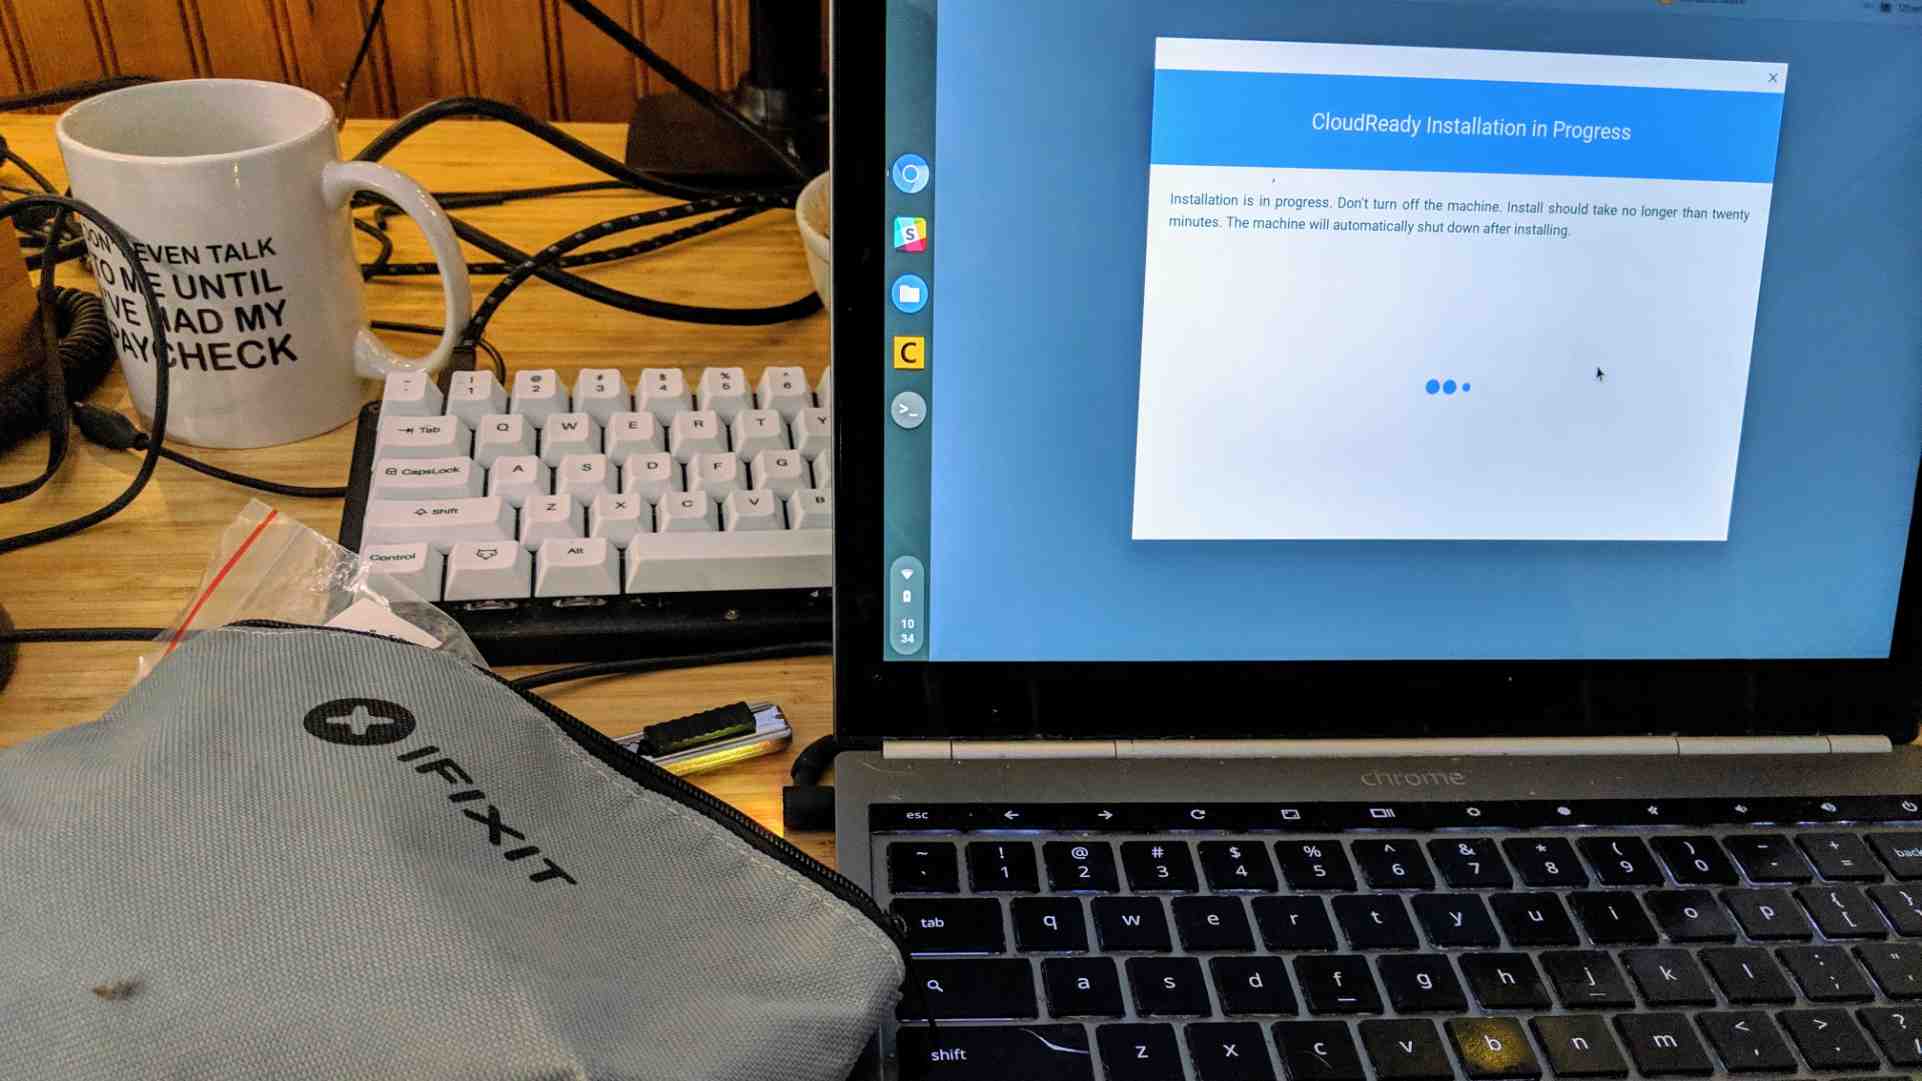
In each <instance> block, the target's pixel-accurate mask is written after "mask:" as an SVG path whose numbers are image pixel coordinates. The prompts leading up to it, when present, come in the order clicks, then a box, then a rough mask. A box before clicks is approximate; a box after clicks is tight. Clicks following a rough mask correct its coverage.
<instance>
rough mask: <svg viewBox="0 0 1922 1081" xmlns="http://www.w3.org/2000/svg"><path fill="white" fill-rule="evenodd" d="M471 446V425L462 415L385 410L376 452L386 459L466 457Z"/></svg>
mask: <svg viewBox="0 0 1922 1081" xmlns="http://www.w3.org/2000/svg"><path fill="white" fill-rule="evenodd" d="M471 449H472V443H471V440H470V437H469V433H468V430H467V424H466V423H465V422H464V421H462V420H460V419H459V418H458V417H405V416H394V417H390V416H388V415H386V414H385V413H383V414H381V418H380V426H379V428H378V429H377V430H376V433H375V436H374V453H375V454H376V455H377V456H379V457H382V458H454V457H462V458H464V457H466V456H467V452H468V451H469V450H471Z"/></svg>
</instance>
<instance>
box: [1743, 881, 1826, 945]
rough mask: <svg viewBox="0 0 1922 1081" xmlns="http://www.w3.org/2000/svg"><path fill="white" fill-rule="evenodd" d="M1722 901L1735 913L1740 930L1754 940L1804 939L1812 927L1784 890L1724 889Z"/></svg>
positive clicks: (1811, 936)
mask: <svg viewBox="0 0 1922 1081" xmlns="http://www.w3.org/2000/svg"><path fill="white" fill-rule="evenodd" d="M1722 900H1723V902H1725V903H1726V904H1727V905H1728V910H1729V911H1730V912H1733V913H1735V922H1737V923H1739V924H1741V925H1742V933H1743V934H1745V935H1747V936H1748V937H1750V938H1752V939H1755V940H1756V941H1758V942H1783V941H1789V942H1807V941H1808V940H1809V939H1811V938H1814V937H1815V928H1814V927H1812V926H1811V925H1810V924H1809V918H1808V917H1807V916H1804V915H1803V914H1802V906H1801V905H1798V904H1796V903H1795V898H1793V897H1790V896H1789V892H1788V891H1787V890H1724V891H1723V892H1722Z"/></svg>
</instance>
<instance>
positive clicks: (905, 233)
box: [894, 218, 928, 251]
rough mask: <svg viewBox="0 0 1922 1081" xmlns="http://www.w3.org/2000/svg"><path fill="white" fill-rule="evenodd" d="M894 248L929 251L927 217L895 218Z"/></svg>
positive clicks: (897, 249) (898, 249)
mask: <svg viewBox="0 0 1922 1081" xmlns="http://www.w3.org/2000/svg"><path fill="white" fill-rule="evenodd" d="M894 250H895V251H927V250H928V219H926V218H896V219H894Z"/></svg>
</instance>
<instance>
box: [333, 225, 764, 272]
mask: <svg viewBox="0 0 1922 1081" xmlns="http://www.w3.org/2000/svg"><path fill="white" fill-rule="evenodd" d="M766 212H767V208H766V207H742V208H740V209H738V210H731V211H729V212H727V213H726V214H722V215H720V216H718V217H714V218H709V219H708V220H706V221H702V222H696V223H695V224H693V225H690V226H687V227H686V228H684V229H677V230H675V231H673V232H671V233H663V234H661V235H660V236H655V237H649V238H647V239H646V240H640V241H636V242H634V243H632V244H622V245H620V246H618V247H613V248H602V249H599V250H596V251H589V252H576V253H575V254H573V255H568V256H564V257H562V258H561V259H560V261H559V262H558V264H556V265H559V266H562V267H568V268H573V267H583V266H604V265H606V264H608V263H617V262H620V261H622V260H624V259H632V258H635V257H636V256H641V255H649V254H652V253H654V252H657V251H660V250H662V249H664V248H667V247H670V246H672V245H675V244H679V243H681V242H682V241H685V240H693V239H695V238H696V237H701V236H706V235H707V234H709V233H712V232H715V231H717V230H720V229H725V228H726V227H728V226H730V225H734V224H736V223H738V222H743V221H746V220H747V219H749V218H752V217H754V216H756V215H758V214H764V213H766ZM448 220H449V221H452V220H454V219H452V218H449V219H448ZM462 224H463V225H465V223H462ZM468 228H470V229H471V228H472V226H468ZM524 261H525V260H523V262H524ZM519 265H520V263H518V262H516V263H500V262H481V263H469V264H467V273H468V275H469V276H470V277H480V278H484V277H498V276H502V275H505V274H508V273H510V272H511V271H512V270H513V269H514V268H515V267H516V266H519ZM361 273H362V275H363V276H366V277H367V278H369V280H375V279H379V278H387V277H396V278H397V277H414V276H423V277H424V276H432V275H436V274H439V273H440V264H439V263H431V262H420V263H392V262H389V263H380V262H379V261H378V260H377V261H376V262H375V263H369V264H367V265H365V266H362V267H361ZM583 280H585V279H583Z"/></svg>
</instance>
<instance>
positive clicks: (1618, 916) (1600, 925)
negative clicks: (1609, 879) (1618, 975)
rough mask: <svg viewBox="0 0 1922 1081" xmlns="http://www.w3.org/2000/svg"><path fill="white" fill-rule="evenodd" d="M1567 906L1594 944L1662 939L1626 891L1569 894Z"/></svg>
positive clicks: (1645, 943) (1646, 942) (1640, 943)
mask: <svg viewBox="0 0 1922 1081" xmlns="http://www.w3.org/2000/svg"><path fill="white" fill-rule="evenodd" d="M1568 907H1570V908H1572V909H1574V910H1575V918H1576V919H1577V920H1579V921H1580V922H1581V925H1582V930H1583V931H1586V932H1588V940H1589V941H1590V942H1593V943H1595V944H1596V945H1597V946H1650V945H1653V944H1655V943H1656V942H1658V941H1660V940H1661V936H1660V935H1658V934H1656V932H1655V925H1654V924H1653V923H1650V922H1649V919H1648V914H1647V913H1645V912H1643V911H1642V903H1641V902H1640V901H1637V900H1636V899H1635V895H1634V894H1632V893H1630V892H1628V891H1627V890H1605V891H1604V890H1597V891H1590V892H1579V893H1571V894H1569V895H1568Z"/></svg>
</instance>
